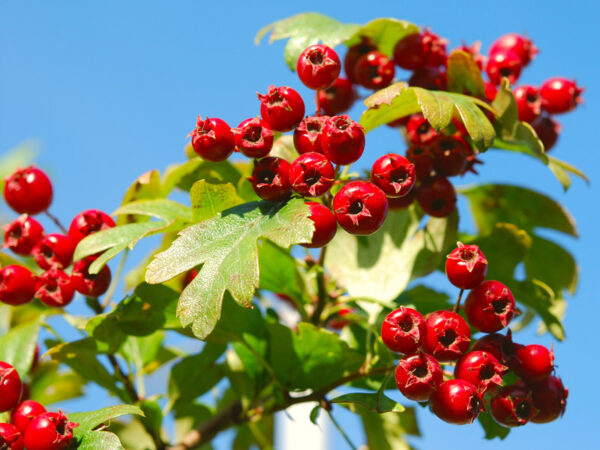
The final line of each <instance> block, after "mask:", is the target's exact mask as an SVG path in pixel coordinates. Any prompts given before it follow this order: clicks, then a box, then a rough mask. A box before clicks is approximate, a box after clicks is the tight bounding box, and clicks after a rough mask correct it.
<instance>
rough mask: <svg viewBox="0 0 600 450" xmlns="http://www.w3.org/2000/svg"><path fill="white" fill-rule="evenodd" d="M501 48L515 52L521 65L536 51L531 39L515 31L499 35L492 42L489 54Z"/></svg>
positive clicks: (524, 64) (528, 61) (530, 58)
mask: <svg viewBox="0 0 600 450" xmlns="http://www.w3.org/2000/svg"><path fill="white" fill-rule="evenodd" d="M501 50H509V51H511V52H514V53H516V54H517V56H518V57H519V59H520V60H521V64H522V65H523V67H524V66H526V65H527V64H529V63H530V62H531V60H532V59H533V58H534V57H535V55H536V54H537V52H538V50H537V48H536V46H535V45H533V42H532V41H531V39H529V38H527V37H526V36H522V35H520V34H517V33H508V34H505V35H504V36H500V37H499V38H498V39H496V40H495V41H494V42H493V43H492V45H491V47H490V50H489V54H490V55H491V54H493V53H497V52H499V51H501Z"/></svg>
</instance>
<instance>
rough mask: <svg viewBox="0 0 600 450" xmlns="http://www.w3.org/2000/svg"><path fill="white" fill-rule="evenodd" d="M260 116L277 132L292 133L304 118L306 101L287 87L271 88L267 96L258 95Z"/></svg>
mask: <svg viewBox="0 0 600 450" xmlns="http://www.w3.org/2000/svg"><path fill="white" fill-rule="evenodd" d="M258 99H259V100H260V115H261V117H262V118H263V120H264V121H265V122H267V123H268V124H269V125H270V126H271V128H272V129H273V130H275V131H281V132H285V131H290V130H293V129H294V128H295V127H296V125H298V124H299V123H300V121H301V120H302V118H303V117H304V111H305V108H304V101H303V100H302V97H300V94H298V93H297V92H296V91H295V90H293V89H292V88H290V87H287V86H281V87H275V86H269V91H268V92H267V93H266V94H265V95H262V94H258Z"/></svg>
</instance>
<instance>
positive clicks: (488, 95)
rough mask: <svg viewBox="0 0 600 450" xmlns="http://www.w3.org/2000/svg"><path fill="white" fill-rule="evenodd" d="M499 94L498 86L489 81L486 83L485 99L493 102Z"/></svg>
mask: <svg viewBox="0 0 600 450" xmlns="http://www.w3.org/2000/svg"><path fill="white" fill-rule="evenodd" d="M497 94H498V86H496V85H495V84H494V83H490V82H489V81H486V82H485V99H486V100H487V101H488V102H490V103H491V102H493V101H494V99H495V98H496V95H497Z"/></svg>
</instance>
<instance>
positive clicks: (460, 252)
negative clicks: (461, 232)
mask: <svg viewBox="0 0 600 450" xmlns="http://www.w3.org/2000/svg"><path fill="white" fill-rule="evenodd" d="M456 245H457V246H456V248H455V249H454V250H452V251H451V252H450V254H449V255H448V256H447V257H446V276H447V277H448V280H449V281H450V283H452V284H453V285H454V286H456V287H457V288H460V289H473V288H474V287H476V286H477V285H478V284H480V283H481V282H482V281H483V280H484V279H485V274H486V273H487V268H488V262H487V259H486V258H485V255H484V254H483V252H482V251H481V250H480V249H479V247H478V246H476V245H464V244H463V243H462V242H458V243H457V244H456Z"/></svg>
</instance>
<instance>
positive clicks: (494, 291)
mask: <svg viewBox="0 0 600 450" xmlns="http://www.w3.org/2000/svg"><path fill="white" fill-rule="evenodd" d="M464 310H465V314H466V315H467V319H468V321H469V323H470V324H471V325H472V326H473V327H475V328H477V329H478V330H479V331H483V332H484V333H493V332H495V331H499V330H501V329H503V328H505V327H506V326H507V325H508V324H509V323H510V321H511V320H512V318H513V316H514V313H515V310H516V305H515V298H514V297H513V294H512V292H510V289H508V288H507V287H506V286H505V285H504V284H502V283H500V282H499V281H494V280H488V281H484V282H483V283H481V284H479V285H478V286H476V287H475V288H474V289H473V290H472V291H471V292H469V295H468V296H467V299H466V300H465V304H464Z"/></svg>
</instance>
